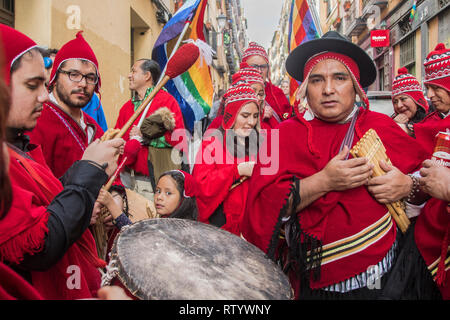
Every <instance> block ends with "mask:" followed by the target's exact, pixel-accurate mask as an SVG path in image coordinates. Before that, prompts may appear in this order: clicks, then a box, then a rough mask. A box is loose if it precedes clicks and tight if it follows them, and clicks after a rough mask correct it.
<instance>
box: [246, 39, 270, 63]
mask: <svg viewBox="0 0 450 320" xmlns="http://www.w3.org/2000/svg"><path fill="white" fill-rule="evenodd" d="M251 56H261V57H263V58H264V60H266V62H267V63H269V56H268V55H267V52H266V49H264V47H262V46H261V45H259V44H257V43H256V42H250V43H249V44H248V48H247V49H245V51H244V54H243V55H242V62H246V61H247V60H248V58H250V57H251Z"/></svg>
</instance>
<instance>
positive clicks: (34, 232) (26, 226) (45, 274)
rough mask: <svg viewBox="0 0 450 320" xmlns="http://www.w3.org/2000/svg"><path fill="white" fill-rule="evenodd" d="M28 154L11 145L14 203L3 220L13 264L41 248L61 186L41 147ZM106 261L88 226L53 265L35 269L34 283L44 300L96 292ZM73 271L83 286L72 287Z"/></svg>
mask: <svg viewBox="0 0 450 320" xmlns="http://www.w3.org/2000/svg"><path fill="white" fill-rule="evenodd" d="M27 155H29V156H30V157H32V159H34V160H32V159H26V158H25V157H24V156H23V154H21V153H20V152H15V151H13V150H11V149H10V178H11V184H12V189H13V203H12V207H11V209H10V211H9V212H8V213H7V214H6V216H5V218H3V219H2V220H1V221H0V260H2V261H8V262H9V263H11V264H19V263H20V261H21V260H22V259H23V257H24V255H25V254H34V253H37V252H39V251H41V250H42V249H43V248H42V246H43V245H44V241H45V236H46V233H47V232H48V228H47V221H48V217H49V212H48V211H47V206H48V205H49V204H50V202H51V201H52V200H53V198H54V197H55V196H56V195H57V194H58V193H59V192H61V191H62V190H63V186H62V185H61V182H60V181H59V180H58V179H57V178H56V177H55V176H54V175H53V174H52V172H51V171H50V169H49V168H48V167H47V165H46V164H45V160H44V157H43V155H42V151H41V149H40V147H38V148H36V149H34V150H33V151H31V152H29V153H28V154H27ZM104 266H105V264H104V261H101V260H99V259H98V258H97V251H96V246H95V241H94V238H93V237H92V234H91V233H90V231H89V230H86V231H85V232H84V233H83V235H82V236H81V238H80V239H79V240H77V241H76V242H75V243H74V244H73V245H72V246H71V247H70V248H69V249H68V251H67V252H66V253H65V254H64V256H63V257H62V259H61V260H59V261H58V262H57V263H56V264H55V265H54V266H52V267H51V268H50V269H48V270H46V271H31V278H32V285H33V287H34V288H36V290H37V291H38V292H39V293H40V294H41V295H42V297H43V298H44V299H83V298H91V297H95V296H96V293H97V290H98V289H99V287H100V280H101V278H100V273H99V271H98V270H97V268H99V267H104ZM77 271H78V272H77ZM75 272H76V273H77V275H75ZM72 276H79V279H78V280H79V284H80V288H79V289H78V288H74V289H70V288H69V286H68V284H70V283H75V282H73V281H74V280H73V279H74V278H71V277H72Z"/></svg>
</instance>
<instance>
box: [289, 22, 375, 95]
mask: <svg viewBox="0 0 450 320" xmlns="http://www.w3.org/2000/svg"><path fill="white" fill-rule="evenodd" d="M327 51H328V52H336V53H340V54H343V55H346V56H348V57H350V58H351V59H353V60H354V61H355V63H356V64H357V65H358V68H359V73H360V80H359V83H360V84H361V87H363V88H366V87H368V86H370V85H371V84H372V83H373V82H374V81H375V79H376V77H377V69H376V67H375V63H374V62H373V60H372V58H371V57H370V56H369V55H368V54H367V53H366V52H365V51H364V50H363V49H361V48H360V47H359V46H357V45H356V44H354V43H352V42H351V41H348V40H347V39H346V38H344V37H343V36H341V35H340V34H339V33H337V32H336V31H328V32H327V33H325V34H324V35H323V36H322V38H320V39H314V40H311V41H308V42H305V43H303V44H301V45H299V46H298V47H297V48H295V49H294V50H292V52H291V53H290V54H289V56H288V57H287V59H286V71H287V72H288V73H289V75H290V76H291V77H292V78H294V79H297V80H298V81H303V73H304V69H305V65H306V62H307V61H308V60H309V59H310V58H311V57H313V56H315V55H316V54H318V53H321V52H327Z"/></svg>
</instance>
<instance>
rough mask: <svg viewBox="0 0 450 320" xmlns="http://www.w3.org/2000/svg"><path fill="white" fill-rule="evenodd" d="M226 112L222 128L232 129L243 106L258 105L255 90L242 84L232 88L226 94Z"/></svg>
mask: <svg viewBox="0 0 450 320" xmlns="http://www.w3.org/2000/svg"><path fill="white" fill-rule="evenodd" d="M225 96H226V101H225V111H224V114H223V120H222V128H224V129H225V130H226V129H231V127H232V126H233V124H234V121H235V120H236V117H237V115H238V113H239V111H240V110H241V108H242V106H243V105H245V104H247V103H250V102H254V103H255V104H256V105H258V98H257V96H256V93H255V90H253V88H252V87H250V86H249V85H248V84H246V83H240V84H237V85H236V86H232V87H230V88H229V89H228V90H227V92H226V93H225Z"/></svg>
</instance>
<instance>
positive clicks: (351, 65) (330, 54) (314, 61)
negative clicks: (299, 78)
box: [303, 52, 360, 82]
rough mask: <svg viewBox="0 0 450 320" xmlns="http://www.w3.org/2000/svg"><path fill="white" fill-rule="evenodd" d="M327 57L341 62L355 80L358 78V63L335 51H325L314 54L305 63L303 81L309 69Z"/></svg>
mask: <svg viewBox="0 0 450 320" xmlns="http://www.w3.org/2000/svg"><path fill="white" fill-rule="evenodd" d="M327 59H333V60H337V61H340V62H342V63H343V64H344V65H345V66H346V67H347V68H348V69H349V70H350V71H351V72H352V73H353V75H354V76H355V78H356V80H358V82H359V80H360V75H359V67H358V64H357V63H356V62H355V60H353V59H352V58H350V57H349V56H347V55H344V54H340V53H337V52H325V53H322V54H319V55H316V56H313V57H312V58H311V59H309V60H308V61H307V62H306V64H305V70H304V71H303V81H305V79H306V76H307V75H309V73H310V72H311V70H312V69H313V68H314V67H315V66H316V65H317V64H318V63H319V62H320V61H323V60H327Z"/></svg>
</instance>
